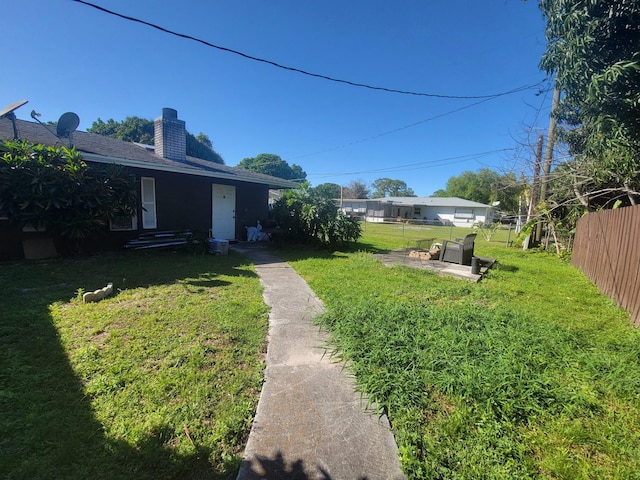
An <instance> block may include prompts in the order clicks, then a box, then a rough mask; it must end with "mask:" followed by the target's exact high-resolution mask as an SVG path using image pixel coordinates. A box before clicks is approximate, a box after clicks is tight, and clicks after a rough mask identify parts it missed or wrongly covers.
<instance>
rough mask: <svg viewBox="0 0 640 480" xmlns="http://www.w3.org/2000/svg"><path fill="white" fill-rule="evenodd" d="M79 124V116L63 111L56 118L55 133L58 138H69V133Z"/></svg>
mask: <svg viewBox="0 0 640 480" xmlns="http://www.w3.org/2000/svg"><path fill="white" fill-rule="evenodd" d="M78 125H80V117H78V115H76V114H75V113H73V112H67V113H63V114H62V116H61V117H60V119H59V120H58V128H57V130H56V133H57V135H58V137H60V138H68V139H71V134H72V133H73V132H75V130H76V128H78Z"/></svg>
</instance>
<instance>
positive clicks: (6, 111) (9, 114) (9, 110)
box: [0, 100, 29, 140]
mask: <svg viewBox="0 0 640 480" xmlns="http://www.w3.org/2000/svg"><path fill="white" fill-rule="evenodd" d="M27 102H29V100H20V101H19V102H16V103H12V104H11V105H9V106H8V107H5V108H3V109H2V110H0V118H8V119H9V120H11V123H12V124H13V139H14V140H17V139H18V128H17V127H16V114H15V113H13V111H14V110H17V109H18V108H20V107H21V106H23V105H24V104H25V103H27Z"/></svg>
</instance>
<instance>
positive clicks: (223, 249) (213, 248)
mask: <svg viewBox="0 0 640 480" xmlns="http://www.w3.org/2000/svg"><path fill="white" fill-rule="evenodd" d="M207 242H208V243H209V252H210V253H219V254H220V255H227V254H228V253H229V240H223V239H221V238H209V239H208V240H207Z"/></svg>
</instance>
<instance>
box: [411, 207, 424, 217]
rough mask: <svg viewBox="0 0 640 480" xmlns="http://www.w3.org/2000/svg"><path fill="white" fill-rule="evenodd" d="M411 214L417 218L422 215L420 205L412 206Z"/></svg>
mask: <svg viewBox="0 0 640 480" xmlns="http://www.w3.org/2000/svg"><path fill="white" fill-rule="evenodd" d="M413 214H414V215H418V216H420V215H422V208H420V205H414V206H413Z"/></svg>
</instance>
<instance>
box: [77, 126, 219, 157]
mask: <svg viewBox="0 0 640 480" xmlns="http://www.w3.org/2000/svg"><path fill="white" fill-rule="evenodd" d="M87 132H90V133H97V134H99V135H104V136H107V137H112V138H117V139H119V140H123V141H125V142H138V143H144V144H146V145H153V144H154V127H153V121H152V120H147V119H144V118H140V117H127V118H125V119H124V120H123V121H122V122H116V121H115V120H113V119H112V118H110V119H109V120H107V121H106V122H104V121H102V119H100V118H98V120H96V121H95V122H93V124H92V125H91V127H90V128H88V129H87ZM186 136H187V138H186V146H187V155H188V156H190V157H196V158H200V159H202V160H208V161H210V162H214V163H219V164H221V165H224V160H223V158H222V157H221V156H220V155H219V154H218V153H217V152H216V151H215V150H214V149H213V147H212V145H211V140H210V139H209V137H208V136H207V135H205V134H204V133H202V132H200V133H199V134H198V135H197V136H194V135H193V134H191V133H189V132H186Z"/></svg>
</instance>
